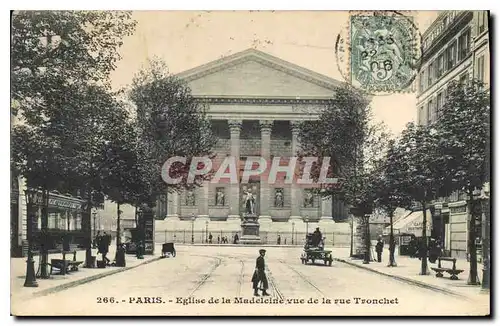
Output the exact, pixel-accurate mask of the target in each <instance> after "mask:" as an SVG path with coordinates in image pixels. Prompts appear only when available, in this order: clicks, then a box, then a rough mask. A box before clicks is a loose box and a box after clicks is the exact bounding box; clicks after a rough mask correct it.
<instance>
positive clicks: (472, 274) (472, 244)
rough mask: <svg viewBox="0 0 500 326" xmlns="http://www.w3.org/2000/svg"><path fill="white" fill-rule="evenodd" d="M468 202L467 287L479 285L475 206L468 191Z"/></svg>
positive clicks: (470, 192)
mask: <svg viewBox="0 0 500 326" xmlns="http://www.w3.org/2000/svg"><path fill="white" fill-rule="evenodd" d="M468 195H469V200H468V203H467V204H468V205H467V206H468V211H469V212H468V214H467V215H468V216H467V218H468V222H469V227H468V229H469V239H468V249H469V280H468V281H467V284H469V285H479V284H480V283H479V277H478V275H477V249H476V216H475V213H476V207H475V205H476V204H477V203H476V201H475V200H474V196H473V193H472V191H469V194H468Z"/></svg>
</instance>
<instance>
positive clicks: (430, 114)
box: [417, 11, 490, 257]
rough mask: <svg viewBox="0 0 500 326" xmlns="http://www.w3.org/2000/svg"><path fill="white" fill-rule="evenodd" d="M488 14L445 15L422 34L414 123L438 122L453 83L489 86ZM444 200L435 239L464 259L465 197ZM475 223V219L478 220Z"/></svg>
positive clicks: (436, 219) (435, 225)
mask: <svg viewBox="0 0 500 326" xmlns="http://www.w3.org/2000/svg"><path fill="white" fill-rule="evenodd" d="M488 14H489V13H488V12H487V11H444V12H442V13H441V14H440V15H439V16H438V17H437V19H436V20H435V21H434V22H433V23H432V24H431V25H430V27H429V28H428V29H427V30H426V31H425V33H424V34H423V40H422V47H423V53H422V65H421V69H420V71H419V75H418V78H417V110H418V112H417V118H418V123H419V124H421V125H427V124H431V123H433V122H435V121H436V120H437V116H438V111H439V109H440V108H441V107H442V106H443V104H444V101H445V99H446V95H447V87H448V85H449V83H450V82H451V81H453V80H455V81H466V80H467V79H471V78H477V79H479V80H481V81H483V82H485V83H486V84H487V85H489V83H490V74H489V71H490V53H489V51H490V50H489V33H488ZM440 201H444V205H443V209H442V211H441V212H440V213H438V215H437V216H436V215H434V211H433V215H434V216H433V230H432V235H433V237H436V238H439V239H441V241H442V243H443V246H444V249H445V252H446V253H447V254H448V255H451V256H454V257H466V256H467V255H468V249H467V236H468V224H467V212H468V211H467V205H466V196H465V194H463V193H460V192H455V193H453V194H452V195H451V196H450V197H449V198H446V199H444V198H443V199H441V200H440ZM478 222H479V221H478ZM476 228H477V230H476V234H477V235H478V239H477V241H476V245H477V248H478V251H479V252H478V255H479V257H480V255H481V252H480V248H481V239H480V238H481V224H479V223H477V225H476Z"/></svg>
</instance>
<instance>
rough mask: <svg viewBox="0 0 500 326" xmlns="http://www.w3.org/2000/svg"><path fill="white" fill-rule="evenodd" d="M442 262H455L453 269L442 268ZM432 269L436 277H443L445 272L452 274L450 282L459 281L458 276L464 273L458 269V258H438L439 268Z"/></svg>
mask: <svg viewBox="0 0 500 326" xmlns="http://www.w3.org/2000/svg"><path fill="white" fill-rule="evenodd" d="M441 261H451V262H453V267H452V268H443V267H441ZM431 269H432V270H433V271H435V272H436V277H443V272H446V273H448V274H450V280H458V277H457V275H458V274H460V273H462V272H463V271H464V270H463V269H457V259H456V258H447V257H438V267H432V268H431Z"/></svg>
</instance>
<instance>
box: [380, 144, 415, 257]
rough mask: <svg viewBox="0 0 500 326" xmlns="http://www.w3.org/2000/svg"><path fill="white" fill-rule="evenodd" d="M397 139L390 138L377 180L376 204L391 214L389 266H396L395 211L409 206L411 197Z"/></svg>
mask: <svg viewBox="0 0 500 326" xmlns="http://www.w3.org/2000/svg"><path fill="white" fill-rule="evenodd" d="M395 150H396V149H395V141H394V140H390V141H389V144H388V150H387V154H386V157H385V160H384V161H383V163H382V166H381V171H380V174H379V175H378V178H377V179H376V180H375V193H376V195H375V196H376V199H375V206H376V207H378V208H381V209H382V210H384V211H385V212H386V213H387V214H388V215H389V219H390V221H389V223H390V228H391V232H390V236H389V264H388V265H387V266H388V267H396V266H397V264H396V260H395V256H394V251H395V249H396V241H395V239H394V229H393V226H394V223H393V222H394V221H393V218H394V212H395V211H396V209H397V208H399V207H408V206H410V204H411V198H410V197H408V195H407V194H405V191H404V181H405V180H404V174H403V166H402V165H401V164H400V163H401V162H399V161H397V160H396V159H395V158H396V155H395V153H394V152H395Z"/></svg>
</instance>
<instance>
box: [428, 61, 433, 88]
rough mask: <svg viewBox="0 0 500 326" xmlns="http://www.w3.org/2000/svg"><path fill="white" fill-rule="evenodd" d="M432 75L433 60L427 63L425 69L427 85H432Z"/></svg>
mask: <svg viewBox="0 0 500 326" xmlns="http://www.w3.org/2000/svg"><path fill="white" fill-rule="evenodd" d="M433 76H434V62H431V63H430V64H429V68H428V70H427V86H432V77H433Z"/></svg>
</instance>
